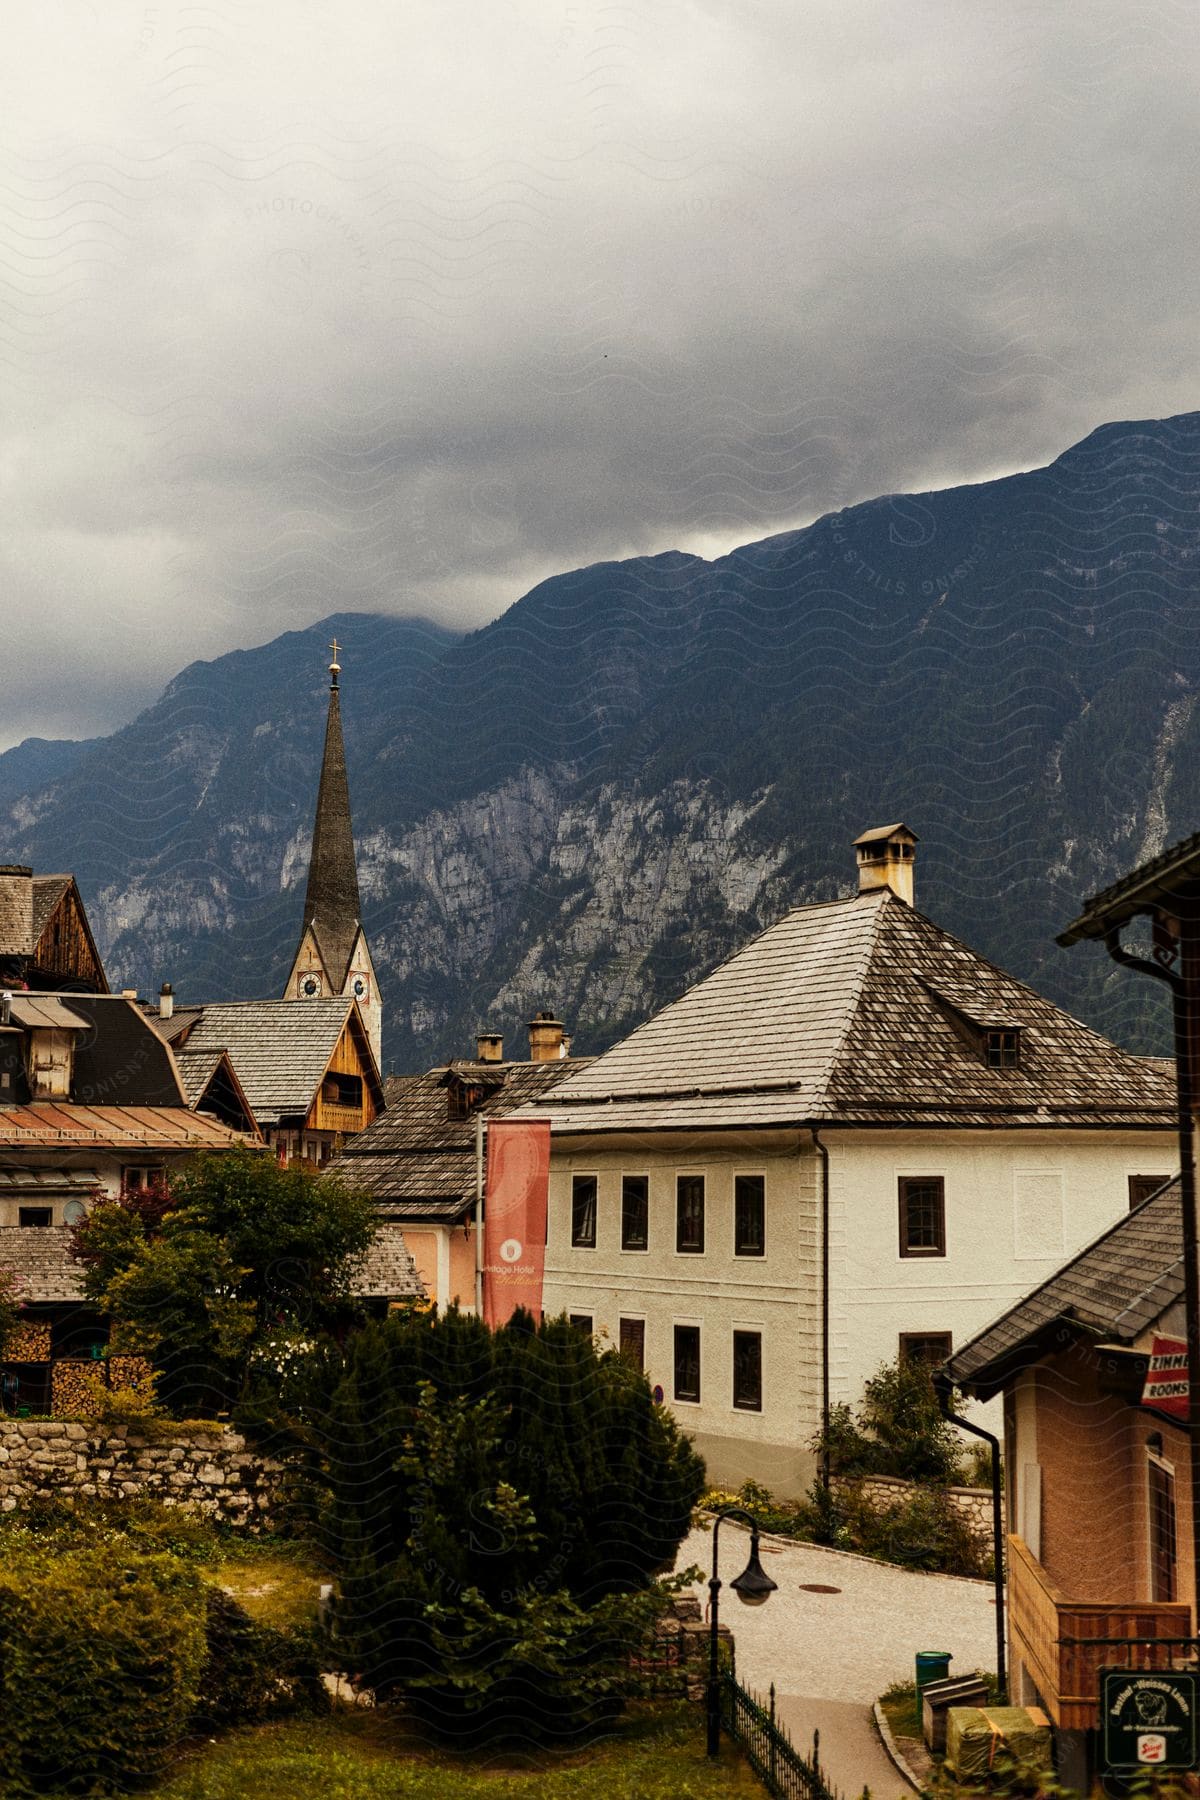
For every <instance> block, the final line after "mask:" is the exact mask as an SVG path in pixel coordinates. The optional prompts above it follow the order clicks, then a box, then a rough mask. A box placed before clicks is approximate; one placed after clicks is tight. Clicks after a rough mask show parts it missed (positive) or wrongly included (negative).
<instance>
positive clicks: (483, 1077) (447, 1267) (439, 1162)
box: [331, 1012, 583, 1311]
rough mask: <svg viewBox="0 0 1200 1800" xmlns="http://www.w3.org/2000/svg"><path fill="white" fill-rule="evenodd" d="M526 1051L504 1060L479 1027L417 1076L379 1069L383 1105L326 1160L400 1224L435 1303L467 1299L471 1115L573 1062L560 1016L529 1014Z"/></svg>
mask: <svg viewBox="0 0 1200 1800" xmlns="http://www.w3.org/2000/svg"><path fill="white" fill-rule="evenodd" d="M528 1029H529V1060H528V1061H522V1062H517V1061H506V1060H505V1058H504V1040H503V1038H502V1037H501V1036H500V1035H499V1034H497V1033H495V1032H488V1033H482V1034H481V1035H480V1036H479V1037H478V1038H477V1039H476V1044H475V1056H474V1058H463V1059H461V1060H459V1061H454V1062H449V1063H442V1064H439V1065H438V1066H437V1067H436V1068H433V1069H429V1070H427V1071H426V1072H425V1073H424V1074H421V1075H393V1076H389V1078H388V1080H387V1082H386V1083H385V1086H384V1092H385V1098H386V1110H385V1111H384V1112H383V1113H382V1114H381V1115H380V1117H379V1118H377V1119H376V1120H375V1121H374V1123H373V1124H372V1125H370V1126H368V1128H367V1129H366V1130H365V1131H364V1132H362V1133H361V1134H360V1135H359V1136H358V1137H355V1138H352V1139H350V1140H349V1141H348V1142H347V1143H346V1145H345V1147H344V1149H343V1150H342V1153H341V1155H340V1156H339V1157H338V1158H337V1160H336V1161H335V1162H334V1163H333V1164H332V1165H331V1167H332V1168H333V1169H334V1170H335V1171H336V1173H338V1174H339V1175H344V1176H345V1177H346V1179H347V1180H348V1181H352V1182H353V1183H354V1184H355V1186H357V1187H361V1188H363V1189H364V1190H365V1191H366V1192H367V1193H369V1194H370V1195H371V1197H372V1198H373V1200H374V1201H375V1204H376V1206H377V1207H378V1209H379V1213H380V1217H381V1218H382V1219H385V1220H388V1221H391V1222H392V1223H394V1224H395V1225H398V1226H400V1227H402V1228H403V1232H404V1240H405V1242H406V1244H407V1245H408V1248H409V1250H410V1251H411V1252H412V1256H413V1259H414V1261H415V1263H416V1266H417V1269H418V1271H419V1273H420V1277H421V1280H422V1282H423V1284H424V1287H425V1292H426V1294H427V1296H428V1297H429V1299H431V1300H432V1301H434V1302H435V1303H436V1304H437V1305H438V1306H439V1307H441V1308H445V1307H446V1306H449V1305H459V1306H461V1307H463V1308H464V1309H466V1310H468V1311H473V1310H474V1309H475V1306H476V1300H477V1295H476V1264H477V1244H476V1234H475V1209H476V1202H477V1192H476V1180H477V1170H478V1169H479V1167H480V1165H479V1162H478V1160H477V1152H478V1143H477V1138H478V1132H479V1127H480V1124H481V1122H482V1123H483V1124H484V1125H486V1122H487V1120H489V1119H495V1118H500V1117H502V1116H504V1115H505V1114H506V1113H510V1112H513V1111H515V1110H516V1108H517V1107H519V1106H525V1105H527V1104H536V1103H537V1101H538V1100H539V1099H540V1098H541V1096H542V1095H544V1094H547V1093H549V1092H550V1090H551V1089H552V1088H553V1087H556V1086H557V1085H558V1083H559V1082H561V1081H562V1080H564V1079H565V1078H566V1077H567V1076H568V1075H570V1074H571V1073H572V1072H574V1071H575V1070H577V1069H579V1068H581V1067H582V1066H583V1064H582V1063H581V1062H580V1061H578V1060H576V1061H574V1062H572V1061H569V1060H568V1058H567V1049H568V1044H567V1040H566V1039H565V1038H564V1036H563V1027H562V1022H561V1020H559V1019H556V1018H554V1017H553V1016H552V1015H551V1014H550V1013H546V1012H542V1013H538V1014H537V1016H536V1017H535V1018H533V1019H531V1020H530V1021H529V1027H528Z"/></svg>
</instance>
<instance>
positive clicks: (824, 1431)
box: [812, 1130, 829, 1494]
mask: <svg viewBox="0 0 1200 1800" xmlns="http://www.w3.org/2000/svg"><path fill="white" fill-rule="evenodd" d="M812 1141H813V1149H814V1150H815V1151H816V1152H817V1155H818V1156H819V1157H820V1158H821V1486H822V1487H823V1488H824V1490H825V1492H826V1494H828V1492H829V1152H828V1150H827V1149H826V1148H825V1146H824V1144H823V1143H822V1142H821V1140H820V1138H819V1137H818V1136H817V1133H816V1131H815V1130H814V1132H813V1134H812Z"/></svg>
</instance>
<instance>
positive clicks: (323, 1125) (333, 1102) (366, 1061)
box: [305, 1005, 383, 1148]
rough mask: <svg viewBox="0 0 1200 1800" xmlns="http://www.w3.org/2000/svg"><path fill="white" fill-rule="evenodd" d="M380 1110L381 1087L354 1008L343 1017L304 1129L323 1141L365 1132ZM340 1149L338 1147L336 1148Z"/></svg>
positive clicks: (372, 1057)
mask: <svg viewBox="0 0 1200 1800" xmlns="http://www.w3.org/2000/svg"><path fill="white" fill-rule="evenodd" d="M382 1107H383V1084H382V1082H381V1081H380V1079H379V1071H378V1069H377V1067H376V1064H375V1058H374V1056H373V1054H372V1052H371V1044H370V1039H369V1037H368V1034H367V1028H366V1025H365V1023H364V1021H363V1016H362V1013H361V1012H360V1011H359V1008H358V1007H357V1005H355V1006H352V1007H351V1008H350V1010H349V1012H348V1014H347V1015H346V1023H345V1025H344V1026H343V1027H342V1032H341V1036H340V1037H339V1038H338V1041H337V1045H336V1047H335V1049H334V1052H333V1055H332V1056H331V1057H330V1059H329V1064H328V1067H327V1068H326V1070H325V1074H324V1076H323V1077H322V1079H321V1082H320V1085H319V1086H318V1088H317V1091H316V1093H315V1095H314V1096H313V1103H312V1105H311V1107H310V1108H309V1112H308V1118H307V1120H306V1121H305V1129H306V1130H307V1131H311V1132H320V1133H321V1134H322V1136H323V1137H324V1136H325V1135H326V1134H331V1135H332V1136H333V1137H335V1138H342V1137H351V1136H353V1134H354V1133H355V1132H359V1131H365V1130H366V1128H367V1126H368V1125H369V1124H370V1123H371V1121H372V1119H374V1118H375V1116H376V1115H377V1114H378V1113H379V1112H380V1111H381V1110H382ZM339 1148H340V1146H339Z"/></svg>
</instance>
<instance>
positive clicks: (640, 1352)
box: [620, 1319, 646, 1369]
mask: <svg viewBox="0 0 1200 1800" xmlns="http://www.w3.org/2000/svg"><path fill="white" fill-rule="evenodd" d="M620 1346H621V1355H622V1356H626V1357H628V1358H629V1361H630V1362H631V1363H633V1364H634V1365H635V1366H636V1367H637V1368H639V1369H644V1368H645V1366H646V1321H645V1319H622V1320H621V1323H620Z"/></svg>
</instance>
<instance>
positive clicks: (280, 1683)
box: [192, 1587, 328, 1731]
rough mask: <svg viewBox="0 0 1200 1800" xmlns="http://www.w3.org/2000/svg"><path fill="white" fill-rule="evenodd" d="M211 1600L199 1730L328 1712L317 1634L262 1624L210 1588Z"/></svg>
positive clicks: (196, 1723) (197, 1712) (198, 1711)
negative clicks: (302, 1713) (299, 1713)
mask: <svg viewBox="0 0 1200 1800" xmlns="http://www.w3.org/2000/svg"><path fill="white" fill-rule="evenodd" d="M206 1599H207V1617H206V1620H205V1644H206V1649H205V1658H204V1666H203V1668H202V1670H201V1673H200V1683H199V1695H198V1699H197V1703H196V1710H195V1712H194V1714H193V1716H192V1724H193V1726H194V1727H196V1728H197V1729H200V1730H203V1731H212V1730H219V1729H223V1728H224V1727H226V1726H229V1725H257V1724H260V1723H261V1722H262V1720H264V1719H269V1718H277V1717H280V1716H282V1715H284V1714H287V1713H296V1712H323V1711H325V1710H327V1707H328V1698H327V1695H326V1692H325V1687H324V1684H323V1683H322V1681H321V1672H320V1659H319V1655H318V1645H317V1637H316V1633H315V1632H313V1631H298V1630H293V1631H280V1630H278V1629H276V1627H274V1626H272V1625H263V1624H260V1623H259V1622H258V1621H257V1620H255V1619H252V1618H251V1617H250V1615H249V1613H248V1612H247V1611H246V1609H245V1607H243V1606H240V1605H239V1604H238V1602H237V1601H236V1600H235V1599H234V1598H233V1596H232V1594H227V1593H226V1592H225V1591H224V1589H222V1588H218V1587H212V1588H209V1589H208V1592H207V1596H206Z"/></svg>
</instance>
